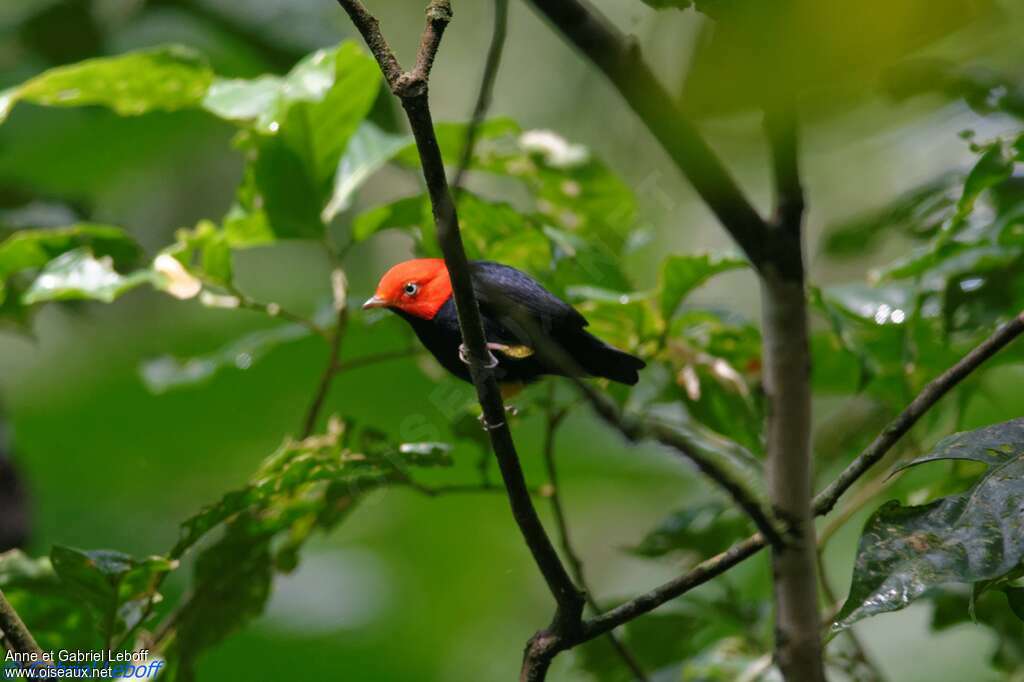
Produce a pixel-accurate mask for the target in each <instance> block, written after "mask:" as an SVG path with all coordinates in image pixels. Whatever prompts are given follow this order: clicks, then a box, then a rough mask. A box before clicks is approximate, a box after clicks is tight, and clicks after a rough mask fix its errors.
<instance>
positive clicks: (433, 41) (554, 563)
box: [338, 0, 583, 634]
mask: <svg viewBox="0 0 1024 682" xmlns="http://www.w3.org/2000/svg"><path fill="white" fill-rule="evenodd" d="M338 2H339V4H340V5H341V6H342V8H343V9H345V11H346V12H347V13H348V15H349V17H350V18H351V19H352V21H353V23H355V24H356V28H357V29H358V30H359V32H360V33H361V34H362V35H363V38H364V39H365V40H366V43H367V45H368V46H369V48H370V50H371V52H373V54H374V56H375V57H376V59H377V62H378V64H380V66H381V71H382V72H383V73H384V76H385V78H386V79H387V80H388V84H389V85H390V86H391V90H392V92H394V93H395V94H396V95H397V96H398V97H399V99H400V100H401V102H402V107H403V108H404V109H405V112H406V116H407V117H408V119H409V126H410V128H411V129H412V132H413V137H414V138H415V140H416V148H417V149H418V151H419V155H420V162H421V164H422V167H423V177H424V180H425V181H426V184H427V191H428V194H429V196H430V202H431V207H432V209H433V214H434V221H435V223H436V224H437V236H438V242H439V243H440V246H441V251H442V253H443V254H444V260H445V264H446V265H447V268H448V272H449V275H450V277H451V280H452V292H453V296H454V299H455V308H456V312H457V313H458V319H459V327H460V330H461V333H462V339H463V342H464V343H465V345H466V349H467V351H468V359H469V370H470V375H471V377H472V379H473V385H474V386H475V388H476V392H477V399H478V400H479V402H480V407H481V408H482V410H483V417H484V424H485V427H486V429H487V431H488V434H489V436H490V439H491V447H492V448H493V450H494V454H495V456H496V458H497V460H498V466H499V468H500V470H501V475H502V478H503V480H504V483H505V488H506V490H507V491H508V498H509V502H510V505H511V507H512V514H513V516H514V517H515V520H516V523H517V524H518V526H519V530H520V532H521V533H522V535H523V538H524V540H525V541H526V544H527V546H528V547H529V549H530V552H531V553H532V555H533V558H534V561H535V563H536V564H537V567H538V568H539V569H540V571H541V574H542V575H543V576H544V580H545V582H546V583H547V585H548V589H549V590H550V591H551V593H552V595H553V596H554V598H555V601H556V603H557V605H558V607H557V609H556V612H555V617H554V620H553V622H552V624H551V631H552V632H556V633H563V634H568V633H573V632H575V631H576V630H578V629H579V626H580V621H581V614H582V611H583V595H582V594H581V593H580V592H579V590H577V589H576V586H575V585H574V584H573V582H572V579H571V578H570V577H569V574H568V572H567V571H566V569H565V566H564V565H563V564H562V562H561V560H560V559H559V558H558V553H557V552H556V551H555V548H554V546H553V545H552V544H551V540H550V538H548V535H547V533H546V532H545V531H544V526H543V525H542V524H541V522H540V518H539V517H538V516H537V511H536V509H535V508H534V506H533V502H532V501H531V499H530V494H529V489H528V488H527V486H526V479H525V477H524V476H523V471H522V467H521V466H520V464H519V456H518V454H517V453H516V448H515V443H514V442H513V440H512V434H511V431H510V430H509V427H508V424H507V423H506V421H505V406H504V403H503V402H502V398H501V393H500V391H499V388H498V383H497V380H496V379H495V376H494V373H493V372H492V371H491V369H490V368H489V367H488V361H489V356H490V353H489V352H488V350H487V347H486V340H485V337H484V330H483V324H482V322H481V318H480V310H479V307H478V306H477V302H476V296H475V294H474V292H473V284H472V281H471V279H470V270H469V260H468V259H467V258H466V252H465V249H464V247H463V245H462V237H461V234H460V232H459V223H458V217H457V214H456V211H455V205H454V203H453V202H452V197H451V193H450V191H449V188H448V181H447V178H446V176H445V169H444V163H443V162H442V159H441V152H440V149H439V148H438V143H437V138H436V136H435V134H434V127H433V121H432V119H431V115H430V107H429V102H428V99H427V84H428V79H429V75H430V68H431V66H432V64H433V61H434V56H435V54H436V52H437V48H438V46H439V44H440V40H441V37H442V35H443V33H444V29H445V27H446V26H447V23H448V21H449V20H450V19H451V6H450V4H449V2H448V1H447V0H432V1H431V2H430V4H429V6H428V7H427V25H426V28H425V29H424V32H423V37H422V39H421V42H420V50H419V55H418V56H417V58H416V67H415V68H414V69H413V71H411V72H408V73H403V72H401V70H400V67H399V66H398V61H397V60H396V59H395V57H394V55H393V54H392V53H391V50H390V48H388V46H387V42H386V41H385V40H384V37H383V36H382V35H381V34H380V28H379V25H378V23H377V21H376V20H375V19H373V17H372V16H370V14H369V13H368V12H367V11H366V10H365V8H363V6H362V4H361V3H360V2H359V1H358V0H338Z"/></svg>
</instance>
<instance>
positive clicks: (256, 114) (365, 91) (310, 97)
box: [204, 42, 380, 246]
mask: <svg viewBox="0 0 1024 682" xmlns="http://www.w3.org/2000/svg"><path fill="white" fill-rule="evenodd" d="M379 85H380V72H379V70H378V68H377V65H376V63H375V62H374V60H373V59H372V58H371V57H369V56H368V55H366V54H365V53H364V52H362V51H361V50H360V49H359V48H358V47H357V46H356V45H355V43H352V42H345V43H342V44H341V45H340V46H339V47H338V48H336V49H333V50H319V51H317V52H315V53H313V54H312V55H310V56H309V57H307V58H306V59H304V60H303V61H301V62H300V63H299V64H298V65H296V66H295V68H294V69H292V71H291V72H290V73H289V74H288V75H287V76H284V77H283V78H280V79H268V78H266V77H264V78H261V79H258V81H256V82H250V83H248V84H246V83H242V82H238V81H233V82H231V83H224V82H219V83H218V84H217V85H215V87H214V88H212V89H211V93H210V96H209V97H208V98H207V100H206V102H205V103H204V106H205V107H206V108H207V110H209V111H211V112H213V113H216V114H218V115H220V116H224V117H226V118H228V119H229V120H232V121H233V122H235V123H238V124H241V125H243V126H245V127H246V130H245V131H244V132H243V134H242V135H241V136H240V137H239V145H240V146H241V148H242V149H243V150H244V151H245V152H246V156H247V159H248V163H247V166H246V170H245V175H244V179H243V182H242V185H241V187H240V188H239V191H238V196H237V199H236V204H235V206H234V207H233V208H232V210H231V212H230V214H229V216H228V218H227V220H226V221H225V226H224V227H225V231H226V232H227V233H228V239H229V242H230V243H231V244H232V245H233V246H255V245H258V244H263V243H267V242H270V241H273V240H274V239H316V238H319V237H320V236H321V235H322V234H323V231H324V220H323V215H326V213H324V214H323V215H322V211H323V209H324V207H325V206H326V205H328V203H329V200H330V197H331V194H332V187H331V185H332V181H333V178H334V176H335V172H336V171H337V170H338V168H339V163H340V160H341V158H342V152H343V151H344V150H345V149H346V145H348V143H349V140H350V138H352V136H353V134H354V133H355V132H356V130H357V128H358V127H359V126H360V124H361V123H362V121H363V119H364V118H365V117H366V115H367V114H368V113H369V111H370V108H371V107H372V105H373V102H374V99H375V98H376V96H377V91H378V89H379ZM362 142H365V140H363V141H362ZM362 142H360V144H362ZM343 189H344V188H343ZM342 198H343V199H344V197H342ZM336 208H337V207H336V206H335V207H333V208H332V210H334V209H336Z"/></svg>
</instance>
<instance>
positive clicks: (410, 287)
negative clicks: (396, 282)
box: [403, 282, 420, 296]
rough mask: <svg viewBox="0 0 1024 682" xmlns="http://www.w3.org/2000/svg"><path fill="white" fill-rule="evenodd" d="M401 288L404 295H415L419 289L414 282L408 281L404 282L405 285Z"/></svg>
mask: <svg viewBox="0 0 1024 682" xmlns="http://www.w3.org/2000/svg"><path fill="white" fill-rule="evenodd" d="M403 289H404V291H405V295H406V296H415V295H416V293H417V292H418V291H419V290H420V285H419V284H416V282H408V283H406V285H405V287H403Z"/></svg>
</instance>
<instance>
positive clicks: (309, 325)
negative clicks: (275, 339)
mask: <svg viewBox="0 0 1024 682" xmlns="http://www.w3.org/2000/svg"><path fill="white" fill-rule="evenodd" d="M227 290H228V293H230V294H231V296H233V297H234V298H235V299H236V300H237V301H238V307H239V308H242V309H244V310H254V311H256V312H260V313H263V314H264V315H267V316H268V317H277V318H280V319H282V320H287V321H288V322H292V323H294V324H297V325H301V326H303V327H305V328H306V329H308V330H309V331H310V332H312V333H313V334H316V335H317V336H319V337H320V338H322V339H324V340H325V341H328V342H330V340H331V338H330V335H329V334H328V333H327V331H326V330H324V329H322V328H321V327H320V326H319V325H317V324H316V323H315V322H313V321H312V320H309V319H306V318H305V317H303V316H302V315H299V314H297V313H293V312H291V311H289V310H285V309H284V308H282V307H281V306H280V305H279V304H277V303H264V302H263V301H257V300H256V299H254V298H252V297H251V296H249V295H247V294H244V293H242V292H241V291H240V290H239V289H238V288H237V287H235V286H228V288H227Z"/></svg>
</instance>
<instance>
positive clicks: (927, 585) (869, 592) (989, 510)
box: [833, 419, 1024, 629]
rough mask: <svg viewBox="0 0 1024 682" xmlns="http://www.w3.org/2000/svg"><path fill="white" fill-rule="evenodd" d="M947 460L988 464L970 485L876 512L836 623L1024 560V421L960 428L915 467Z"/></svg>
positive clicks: (989, 575)
mask: <svg viewBox="0 0 1024 682" xmlns="http://www.w3.org/2000/svg"><path fill="white" fill-rule="evenodd" d="M942 459H962V460H971V461H976V462H982V463H984V464H986V465H988V468H987V470H986V471H985V473H984V474H982V476H981V477H980V478H979V479H978V481H977V483H975V484H974V486H973V487H971V489H969V490H968V491H966V492H963V493H960V494H955V495H950V496H948V497H944V498H941V499H938V500H935V501H934V502H931V503H929V504H926V505H923V506H903V505H901V504H900V503H899V502H896V501H891V502H888V503H886V504H885V505H883V506H882V507H881V508H880V509H879V510H878V511H876V512H875V513H874V515H872V517H871V518H870V519H869V521H868V523H867V525H866V526H865V529H864V533H863V536H862V537H861V541H860V546H859V548H858V551H857V559H856V563H855V566H854V573H853V585H852V587H851V589H850V595H849V597H848V599H847V601H846V604H845V605H844V606H843V608H842V610H841V611H840V613H839V615H838V616H837V619H836V623H835V625H834V626H833V627H834V628H837V629H842V628H845V627H849V626H850V625H852V624H853V623H855V622H857V621H858V620H861V619H863V618H867V617H869V616H873V615H877V614H879V613H885V612H888V611H895V610H898V609H902V608H904V607H905V606H907V605H908V604H910V603H911V602H912V601H913V600H915V599H917V598H918V597H920V596H921V595H922V594H925V593H926V592H927V591H928V590H931V589H934V588H936V587H939V586H940V585H944V584H947V583H968V584H973V583H976V582H979V581H983V580H993V579H996V578H999V577H1001V576H1004V575H1006V574H1008V573H1009V572H1011V571H1013V570H1014V569H1016V568H1017V566H1018V565H1019V564H1020V563H1021V560H1022V559H1024V420H1020V419H1018V420H1013V421H1009V422H1005V423H1002V424H997V425H994V426H990V427H986V428H983V429H978V430H976V431H969V432H965V433H958V434H955V435H953V436H950V437H948V438H946V439H944V440H942V441H941V442H940V443H939V444H938V445H937V446H936V447H935V448H934V450H933V451H932V452H930V453H928V454H926V455H924V456H922V457H919V458H918V459H916V460H914V461H913V462H911V464H909V465H908V466H915V465H918V464H922V463H926V462H934V461H936V460H942Z"/></svg>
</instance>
